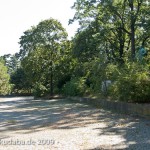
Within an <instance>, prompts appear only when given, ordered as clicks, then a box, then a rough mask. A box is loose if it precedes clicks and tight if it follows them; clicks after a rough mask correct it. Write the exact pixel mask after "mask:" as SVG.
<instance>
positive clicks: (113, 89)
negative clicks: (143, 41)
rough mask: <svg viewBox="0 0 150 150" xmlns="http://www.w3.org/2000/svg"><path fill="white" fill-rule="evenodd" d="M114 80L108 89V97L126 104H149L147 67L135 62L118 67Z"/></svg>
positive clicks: (149, 88)
mask: <svg viewBox="0 0 150 150" xmlns="http://www.w3.org/2000/svg"><path fill="white" fill-rule="evenodd" d="M114 72H115V73H114V74H115V75H116V80H115V81H114V83H113V84H112V86H110V88H109V96H111V97H112V98H113V99H118V100H120V101H127V102H139V103H145V102H150V74H149V67H148V65H147V66H143V65H142V64H139V63H135V62H128V63H125V64H124V65H123V66H122V67H120V66H118V74H116V71H114Z"/></svg>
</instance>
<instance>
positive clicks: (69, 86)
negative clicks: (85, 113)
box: [62, 77, 86, 96]
mask: <svg viewBox="0 0 150 150" xmlns="http://www.w3.org/2000/svg"><path fill="white" fill-rule="evenodd" d="M62 91H63V94H64V95H67V96H83V94H84V93H85V91H86V85H85V79H84V78H83V77H82V78H77V77H76V78H73V79H71V81H69V82H67V83H66V84H65V85H64V87H63V89H62Z"/></svg>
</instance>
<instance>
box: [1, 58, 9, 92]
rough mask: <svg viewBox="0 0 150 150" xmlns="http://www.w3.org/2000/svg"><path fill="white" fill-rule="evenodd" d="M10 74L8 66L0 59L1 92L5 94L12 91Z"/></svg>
mask: <svg viewBox="0 0 150 150" xmlns="http://www.w3.org/2000/svg"><path fill="white" fill-rule="evenodd" d="M9 78H10V76H9V74H8V73H7V67H6V66H4V64H3V62H2V61H0V94H1V95H5V94H7V93H9V92H10V85H9Z"/></svg>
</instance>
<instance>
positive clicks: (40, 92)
mask: <svg viewBox="0 0 150 150" xmlns="http://www.w3.org/2000/svg"><path fill="white" fill-rule="evenodd" d="M46 94H48V89H47V88H46V87H45V86H44V85H43V84H42V83H40V82H36V84H35V85H34V88H33V95H34V96H35V97H43V96H45V95H46Z"/></svg>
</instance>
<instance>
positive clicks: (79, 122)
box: [0, 97, 150, 150]
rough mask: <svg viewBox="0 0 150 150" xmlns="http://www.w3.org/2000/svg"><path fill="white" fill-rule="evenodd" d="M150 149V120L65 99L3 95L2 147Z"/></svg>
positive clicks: (0, 106)
mask: <svg viewBox="0 0 150 150" xmlns="http://www.w3.org/2000/svg"><path fill="white" fill-rule="evenodd" d="M30 149H31V150H98V149H100V150H117V149H118V150H121V149H129V150H150V120H146V119H142V118H135V117H131V116H127V115H121V114H115V113H111V112H110V111H106V110H103V109H97V108H94V107H93V106H89V105H87V104H80V103H74V102H72V101H68V100H65V99H55V100H34V99H33V98H32V97H14V98H0V150H30Z"/></svg>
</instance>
